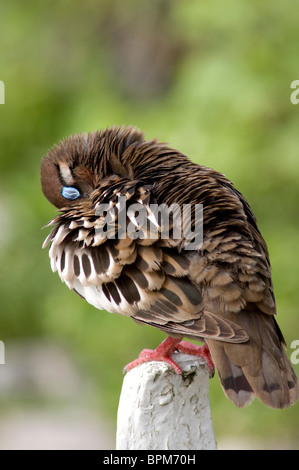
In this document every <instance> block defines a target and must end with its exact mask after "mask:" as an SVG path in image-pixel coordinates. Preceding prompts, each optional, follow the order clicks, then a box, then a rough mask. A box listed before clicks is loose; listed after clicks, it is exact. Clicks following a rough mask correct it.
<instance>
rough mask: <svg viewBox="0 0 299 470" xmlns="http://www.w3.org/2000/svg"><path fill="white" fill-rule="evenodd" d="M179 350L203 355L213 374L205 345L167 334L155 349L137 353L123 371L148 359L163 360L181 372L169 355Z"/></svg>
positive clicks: (211, 374) (148, 360) (194, 354)
mask: <svg viewBox="0 0 299 470" xmlns="http://www.w3.org/2000/svg"><path fill="white" fill-rule="evenodd" d="M176 350H179V351H181V352H182V353H185V354H191V355H193V356H200V357H203V358H204V359H205V360H206V362H207V364H208V368H209V372H210V376H213V375H214V364H213V362H212V359H211V356H210V351H209V348H208V347H207V345H203V346H196V345H195V344H192V343H189V342H188V341H180V340H179V339H175V338H172V337H171V336H168V338H166V339H165V340H164V341H162V343H161V344H160V345H159V346H158V347H157V348H156V349H144V350H143V351H141V353H140V354H139V357H138V359H135V361H133V362H130V363H129V364H127V365H126V366H125V368H124V371H125V372H128V371H129V370H131V369H133V368H134V367H136V366H138V365H140V364H143V363H144V362H150V361H165V362H167V363H168V364H170V365H171V367H172V368H173V369H174V370H175V372H176V373H177V374H181V372H182V371H181V368H180V367H179V366H178V365H177V363H176V362H175V361H174V360H173V359H172V358H171V357H170V355H171V354H172V353H173V352H174V351H176Z"/></svg>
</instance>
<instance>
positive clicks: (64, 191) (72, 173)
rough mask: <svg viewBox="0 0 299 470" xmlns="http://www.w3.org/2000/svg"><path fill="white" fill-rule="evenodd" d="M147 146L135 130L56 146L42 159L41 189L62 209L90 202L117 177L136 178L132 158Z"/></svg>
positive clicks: (94, 135)
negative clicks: (105, 185)
mask: <svg viewBox="0 0 299 470" xmlns="http://www.w3.org/2000/svg"><path fill="white" fill-rule="evenodd" d="M143 142H144V140H143V134H142V133H141V132H140V131H139V130H138V129H136V128H133V127H127V128H123V127H114V128H110V129H106V130H105V131H96V132H91V133H89V134H85V133H82V134H78V135H74V136H71V137H68V138H66V139H64V140H62V141H61V142H60V144H58V145H54V147H52V149H50V150H49V152H48V154H47V155H46V156H45V157H44V158H43V159H42V164H41V185H42V190H43V193H44V195H45V196H46V198H47V199H48V200H49V201H50V202H51V203H52V204H53V205H54V206H56V207H57V208H58V209H61V208H72V207H73V206H78V204H79V205H80V203H81V202H84V201H86V200H88V198H90V195H91V194H92V193H93V191H95V190H96V189H97V188H98V187H99V185H101V184H102V182H103V181H104V180H105V179H107V178H109V177H111V176H113V175H118V176H120V177H127V178H129V179H132V178H133V177H134V170H133V168H132V165H131V164H129V163H127V162H128V155H132V153H134V149H136V147H137V146H138V145H140V144H142V143H143Z"/></svg>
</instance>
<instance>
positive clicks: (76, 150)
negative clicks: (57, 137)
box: [41, 127, 298, 408]
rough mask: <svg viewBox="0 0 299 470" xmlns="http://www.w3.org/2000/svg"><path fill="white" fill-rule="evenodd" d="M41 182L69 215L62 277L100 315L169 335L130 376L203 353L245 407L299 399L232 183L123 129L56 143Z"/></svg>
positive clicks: (242, 203) (54, 243)
mask: <svg viewBox="0 0 299 470" xmlns="http://www.w3.org/2000/svg"><path fill="white" fill-rule="evenodd" d="M41 184H42V190H43V192H44V194H45V196H46V197H47V199H48V200H49V201H50V202H51V203H52V204H53V205H54V206H56V207H57V208H58V209H59V210H60V214H59V215H57V216H56V217H55V218H54V219H53V220H52V221H51V222H50V223H49V225H54V228H53V229H52V231H51V233H50V234H49V236H48V237H47V239H46V240H45V243H44V246H46V245H47V244H48V243H50V251H49V254H50V259H51V266H52V270H53V271H57V272H58V274H59V276H60V278H61V279H62V281H63V282H65V283H66V285H67V286H68V287H69V288H70V289H72V290H74V291H75V292H76V293H77V294H79V295H80V296H81V297H83V298H84V299H86V300H87V302H89V303H90V304H92V305H94V306H95V307H96V308H98V309H106V310H107V311H109V312H115V313H119V314H122V315H127V316H129V317H131V318H132V319H133V320H135V321H136V322H140V323H146V324H148V325H152V326H154V327H156V328H159V329H161V330H162V331H164V332H165V333H167V335H168V337H167V338H166V339H165V340H164V341H163V342H162V343H161V345H160V346H158V348H157V349H156V350H144V351H142V352H141V354H140V356H139V358H138V359H137V360H135V361H133V362H132V363H131V364H129V365H128V366H127V367H126V369H127V370H129V369H130V368H131V367H134V366H136V365H138V364H140V363H142V362H144V361H149V360H165V361H167V362H168V363H170V364H171V366H172V367H173V368H174V369H175V370H176V372H178V373H179V372H180V369H179V367H178V365H177V364H176V363H175V362H174V361H173V359H172V358H171V357H170V356H171V354H172V353H173V352H174V351H175V350H176V349H178V350H180V351H182V352H187V353H190V354H195V355H202V356H204V357H205V358H206V360H207V362H208V366H209V369H210V371H211V372H212V370H213V362H214V363H215V366H216V369H217V371H218V374H219V377H220V381H221V384H222V387H223V389H224V392H225V393H226V395H227V396H228V397H229V398H230V399H231V400H232V401H233V402H234V403H235V404H236V405H238V406H241V407H242V406H245V405H247V404H249V403H250V402H251V400H252V398H253V397H254V396H255V395H256V396H257V397H258V398H259V399H260V400H261V401H262V402H264V403H265V404H266V405H268V406H270V407H273V408H284V407H286V406H290V405H292V404H293V403H294V402H295V401H296V400H297V398H298V383H297V379H296V376H295V374H294V371H293V369H292V367H291V364H290V362H289V360H288V358H287V355H286V353H285V350H284V339H283V335H282V333H281V331H280V329H279V327H278V324H277V322H276V320H275V313H276V310H275V299H274V294H273V286H272V281H271V274H270V262H269V255H268V250H267V246H266V243H265V241H264V239H263V238H262V236H261V234H260V232H259V229H258V227H257V223H256V219H255V217H254V215H253V214H252V211H251V209H250V206H249V204H248V203H247V201H246V200H245V198H244V197H243V196H242V195H241V193H240V192H239V191H237V190H236V189H235V187H234V186H233V184H232V183H231V182H230V181H229V180H228V179H226V178H225V177H224V176H223V175H222V174H220V173H218V172H216V171H214V170H212V169H209V168H206V167H204V166H200V165H197V164H195V163H193V162H191V161H190V160H189V159H188V158H187V157H186V156H185V155H183V154H182V153H180V152H179V151H177V150H174V149H171V148H169V147H168V146H167V145H166V144H163V143H159V142H158V141H157V140H150V141H145V140H144V137H143V134H142V133H141V132H140V131H139V130H138V129H136V128H133V127H128V128H124V127H113V128H110V129H106V130H104V131H97V132H91V133H89V134H80V135H75V136H71V137H68V138H67V139H65V140H63V141H62V142H61V143H59V144H58V145H55V146H54V147H53V148H52V149H51V150H50V151H49V152H48V155H47V156H46V157H44V158H43V160H42V165H41ZM185 208H189V209H190V210H189V212H188V211H186V214H187V216H186V214H185V213H183V215H182V212H183V209H185ZM200 209H202V212H201V211H200ZM163 211H164V212H163ZM165 214H166V215H168V216H169V217H168V219H167V218H166V219H167V220H166V219H165ZM198 214H202V217H198ZM165 220H166V222H165ZM198 220H199V222H198ZM197 222H198V223H197ZM199 235H200V236H199ZM184 337H186V338H189V339H195V340H200V341H204V345H203V346H201V347H199V346H196V345H195V344H193V343H189V342H187V341H182V339H183V338H184ZM210 355H211V357H212V359H213V362H212V360H211V357H210Z"/></svg>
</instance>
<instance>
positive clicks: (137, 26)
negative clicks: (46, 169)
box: [0, 0, 299, 447]
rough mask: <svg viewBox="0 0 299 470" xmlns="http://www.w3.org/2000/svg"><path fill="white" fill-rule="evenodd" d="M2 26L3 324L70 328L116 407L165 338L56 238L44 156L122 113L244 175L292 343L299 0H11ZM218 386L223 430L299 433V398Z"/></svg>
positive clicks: (240, 182)
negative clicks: (105, 290) (290, 402)
mask: <svg viewBox="0 0 299 470" xmlns="http://www.w3.org/2000/svg"><path fill="white" fill-rule="evenodd" d="M0 37H1V57H0V71H1V76H0V79H1V80H3V81H4V83H5V100H6V103H5V105H1V106H0V122H1V130H0V147H1V157H0V220H1V230H0V261H1V271H0V295H1V306H0V310H1V315H0V337H1V339H2V340H3V341H4V342H5V343H8V342H9V341H10V340H12V339H14V340H15V339H16V338H24V337H45V338H50V339H51V338H53V340H56V339H58V340H59V341H63V342H65V343H66V344H67V345H68V347H70V348H71V349H72V350H73V352H74V356H75V357H76V359H77V360H78V361H79V362H80V363H81V365H83V366H84V368H85V369H86V370H87V371H88V372H89V374H91V376H92V377H93V378H94V380H95V382H96V383H97V386H98V401H99V403H98V406H99V407H100V408H101V409H104V410H105V411H106V413H107V416H108V417H109V419H111V420H112V421H115V419H116V408H117V405H118V397H119V393H120V389H121V384H122V372H121V371H122V368H123V366H124V365H125V364H126V363H127V362H129V361H131V360H132V359H134V358H135V357H137V355H138V353H139V351H140V350H141V349H142V348H144V347H155V346H156V345H157V344H158V342H159V341H160V340H162V339H163V337H164V335H163V334H162V333H161V332H159V331H156V330H154V329H153V328H150V327H143V328H142V327H140V326H137V325H135V323H134V322H132V321H130V320H129V319H126V318H122V317H118V316H116V315H109V314H107V313H106V312H99V311H97V310H95V309H93V308H92V307H91V306H89V305H88V304H87V303H86V302H84V301H82V300H81V299H80V298H79V297H77V296H76V295H75V294H73V293H72V292H70V291H68V289H67V288H66V287H65V286H64V285H63V284H62V283H61V282H60V280H59V278H58V276H57V275H56V274H55V275H54V274H52V273H51V271H50V266H49V261H48V254H47V250H44V251H43V250H42V249H41V245H42V242H43V239H44V238H45V236H46V234H47V233H48V229H44V230H41V227H42V226H43V225H45V224H46V223H47V222H48V220H50V219H51V218H52V217H53V216H54V215H55V209H54V208H53V207H52V206H50V204H49V203H48V202H47V201H46V199H45V198H44V196H43V195H42V193H41V190H40V183H39V169H40V159H41V157H42V156H43V155H44V154H45V153H46V152H47V150H48V148H49V147H51V146H52V145H53V144H54V143H55V142H58V141H59V140H60V139H61V138H63V137H65V136H67V135H69V134H72V133H77V132H82V131H90V130H95V129H98V128H105V127H108V126H110V125H113V124H116V125H119V124H125V125H129V124H133V125H136V126H137V127H139V128H141V129H142V130H144V132H145V135H146V137H147V138H149V139H150V138H153V137H157V138H159V139H160V140H161V141H167V142H169V144H170V145H171V146H172V147H175V148H178V149H179V150H181V151H182V152H184V153H186V154H187V155H188V156H189V157H190V158H191V159H192V160H193V161H196V162H198V163H201V164H204V165H206V166H211V167H214V168H215V169H217V170H218V171H221V172H223V173H224V174H226V176H227V177H228V178H229V179H231V180H232V181H233V182H234V184H235V185H236V187H237V188H238V189H239V190H240V191H241V192H242V193H243V194H244V196H245V197H246V198H247V199H248V200H249V201H250V204H251V206H252V208H253V211H254V213H255V214H256V216H257V219H258V222H259V226H260V229H261V231H262V233H263V235H264V237H265V238H266V240H267V243H268V246H269V250H270V255H271V260H272V267H273V280H274V286H275V292H276V298H277V305H278V321H279V324H280V326H281V328H282V330H283V332H284V334H285V337H286V342H287V344H288V345H290V344H291V342H292V341H293V340H294V339H299V328H298V326H299V325H298V317H297V315H298V305H299V289H298V259H299V244H298V234H299V209H298V201H299V184H298V172H299V155H298V129H299V106H295V105H292V104H291V102H290V94H291V90H290V84H291V82H292V81H293V80H295V79H299V77H298V67H297V65H298V47H297V46H298V41H299V30H298V8H297V5H296V4H295V2H293V1H291V0H286V1H284V2H280V3H278V2H272V1H269V0H265V1H264V2H259V1H257V0H252V1H251V2H239V1H237V0H228V1H226V2H221V1H220V0H212V1H209V2H207V1H204V0H202V1H195V0H187V1H185V2H182V1H179V0H151V1H150V2H148V1H145V0H139V1H138V0H126V2H123V1H122V0H97V1H95V0H86V1H85V2H84V3H82V2H79V1H76V0H75V1H74V0H73V1H70V0H63V1H60V2H53V1H51V2H50V1H49V0H44V1H43V2H37V1H32V0H31V1H30V0H28V1H27V2H23V1H21V0H15V1H14V2H8V1H7V0H2V2H1V4H0ZM296 74H297V76H296ZM290 353H291V351H290V350H288V354H289V355H290ZM8 366H9V364H8V365H7V367H8ZM45 367H46V364H45ZM295 370H296V372H297V373H299V366H295ZM0 372H1V371H0ZM210 388H211V406H212V414H213V420H214V427H215V432H216V437H217V439H218V440H219V441H221V439H223V438H224V437H229V436H231V437H234V436H235V437H236V436H239V435H240V434H242V433H243V434H244V435H245V436H253V437H257V438H258V440H259V442H260V443H261V446H262V445H263V444H262V443H263V442H267V441H268V440H269V439H272V440H274V441H275V442H276V443H277V446H278V447H279V445H280V442H285V441H286V440H288V439H289V440H290V442H291V443H292V444H290V446H291V445H293V446H294V442H298V438H299V431H298V419H299V404H296V405H295V406H294V407H292V408H291V409H289V410H285V411H277V410H274V411H273V410H270V409H267V408H266V407H265V406H264V405H261V404H260V403H259V402H257V400H256V401H255V402H254V403H253V404H252V405H251V406H250V407H249V408H247V409H245V410H239V409H237V408H236V407H234V405H232V404H231V403H230V402H229V401H228V400H227V399H226V398H225V397H224V395H223V393H222V390H221V387H220V384H219V381H218V378H215V379H214V380H212V381H211V382H210ZM265 445H266V444H265Z"/></svg>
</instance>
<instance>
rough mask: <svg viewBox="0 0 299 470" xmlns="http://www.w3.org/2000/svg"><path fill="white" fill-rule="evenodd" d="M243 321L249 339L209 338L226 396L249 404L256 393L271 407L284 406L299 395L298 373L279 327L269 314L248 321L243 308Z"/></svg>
mask: <svg viewBox="0 0 299 470" xmlns="http://www.w3.org/2000/svg"><path fill="white" fill-rule="evenodd" d="M239 315H240V324H241V325H242V327H243V328H244V329H245V331H246V332H247V333H248V336H249V340H248V341H247V342H246V343H241V344H233V343H226V342H220V341H216V340H211V339H206V342H207V345H208V347H209V349H210V352H211V356H212V359H213V361H214V363H215V366H216V369H217V371H218V374H219V378H220V381H221V384H222V387H223V389H224V392H225V394H226V395H227V397H228V398H229V399H230V400H232V401H233V402H234V403H235V404H236V405H237V406H240V407H243V406H246V405H248V404H249V403H250V402H251V401H252V399H253V398H254V396H257V397H258V398H259V399H260V400H261V401H262V402H263V403H265V404H266V405H268V406H270V407H271V408H285V407H287V406H290V405H292V404H293V403H295V401H296V400H297V398H298V395H299V388H298V382H297V377H296V375H295V373H294V371H293V368H292V366H291V364H290V362H289V359H288V357H287V355H286V353H285V350H284V346H283V344H282V343H283V337H282V334H281V332H280V330H279V327H278V325H277V323H276V321H275V319H274V317H272V316H270V315H263V314H260V313H259V314H255V313H253V312H251V313H250V315H258V318H257V321H252V320H253V318H252V317H251V318H250V321H247V319H248V317H246V315H248V313H245V312H242V313H239V314H238V316H239Z"/></svg>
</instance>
